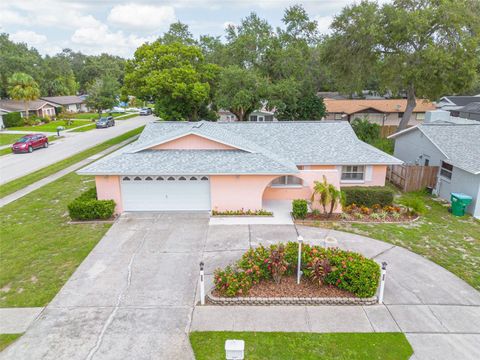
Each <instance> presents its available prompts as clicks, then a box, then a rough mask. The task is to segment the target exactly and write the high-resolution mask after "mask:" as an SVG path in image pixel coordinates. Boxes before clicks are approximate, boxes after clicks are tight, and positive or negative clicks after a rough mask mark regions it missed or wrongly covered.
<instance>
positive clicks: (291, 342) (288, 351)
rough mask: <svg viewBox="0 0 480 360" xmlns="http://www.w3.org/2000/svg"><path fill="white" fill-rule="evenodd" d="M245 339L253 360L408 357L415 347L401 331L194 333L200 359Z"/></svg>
mask: <svg viewBox="0 0 480 360" xmlns="http://www.w3.org/2000/svg"><path fill="white" fill-rule="evenodd" d="M227 339H236V340H245V359H249V360H257V359H258V360H260V359H261V360H268V359H272V360H274V359H275V360H286V359H288V360H291V359H301V360H314V359H315V360H322V359H325V360H360V359H362V360H367V359H368V360H375V359H382V360H407V359H409V358H410V356H411V355H412V354H413V350H412V347H411V346H410V344H409V343H408V341H407V339H406V337H405V335H404V334H401V333H368V334H360V333H335V334H314V333H278V332H271V333H267V332H220V331H207V332H192V333H190V343H191V344H192V348H193V351H194V353H195V358H196V359H197V360H217V359H218V360H221V359H222V360H223V359H225V349H224V346H225V340H227Z"/></svg>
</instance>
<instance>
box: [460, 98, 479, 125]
mask: <svg viewBox="0 0 480 360" xmlns="http://www.w3.org/2000/svg"><path fill="white" fill-rule="evenodd" d="M478 100H479V101H478V102H472V103H470V104H468V105H465V106H462V107H461V108H459V109H458V110H456V111H455V113H456V114H458V115H457V116H458V117H460V118H463V119H470V120H477V121H480V98H478Z"/></svg>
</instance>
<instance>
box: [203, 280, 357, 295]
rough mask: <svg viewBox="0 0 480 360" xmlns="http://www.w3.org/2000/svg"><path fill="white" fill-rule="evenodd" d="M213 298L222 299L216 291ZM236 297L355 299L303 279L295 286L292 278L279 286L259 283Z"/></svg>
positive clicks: (328, 286)
mask: <svg viewBox="0 0 480 360" xmlns="http://www.w3.org/2000/svg"><path fill="white" fill-rule="evenodd" d="M212 295H213V296H216V297H222V296H223V295H221V294H220V293H219V292H218V291H217V290H213V292H212ZM237 297H261V298H267V297H272V298H273V297H318V298H324V297H356V296H355V295H353V294H352V293H350V292H348V291H345V290H341V289H339V288H337V287H335V286H333V285H322V286H319V285H318V284H315V283H313V282H311V281H309V280H307V279H305V278H302V280H301V281H300V284H298V285H297V279H296V277H294V276H288V277H284V278H282V282H281V283H280V284H278V285H277V284H276V283H275V282H274V281H273V280H269V281H260V282H259V283H258V284H255V285H253V286H252V288H251V289H250V291H249V292H248V294H246V295H243V296H242V295H238V296H237Z"/></svg>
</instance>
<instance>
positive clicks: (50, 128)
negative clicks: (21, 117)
mask: <svg viewBox="0 0 480 360" xmlns="http://www.w3.org/2000/svg"><path fill="white" fill-rule="evenodd" d="M65 124H66V123H65V121H64V120H56V121H51V122H49V123H48V124H43V125H38V126H18V127H12V128H8V130H17V131H31V132H32V133H34V132H57V127H58V126H63V127H64V128H65V129H72V128H75V127H78V126H82V125H87V124H89V122H88V121H86V120H73V121H72V123H71V124H70V125H65Z"/></svg>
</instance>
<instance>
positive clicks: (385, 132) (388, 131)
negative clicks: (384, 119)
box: [380, 125, 398, 138]
mask: <svg viewBox="0 0 480 360" xmlns="http://www.w3.org/2000/svg"><path fill="white" fill-rule="evenodd" d="M397 128H398V126H397V125H383V126H380V137H382V138H386V137H388V136H390V135H392V134H393V133H396V132H397Z"/></svg>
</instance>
